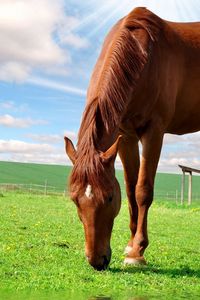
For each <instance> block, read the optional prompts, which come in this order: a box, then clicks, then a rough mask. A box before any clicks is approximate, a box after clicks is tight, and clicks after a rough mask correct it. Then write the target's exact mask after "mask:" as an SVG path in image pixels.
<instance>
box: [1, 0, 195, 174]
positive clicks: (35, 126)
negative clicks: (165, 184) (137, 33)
mask: <svg viewBox="0 0 200 300" xmlns="http://www.w3.org/2000/svg"><path fill="white" fill-rule="evenodd" d="M136 6H146V7H148V8H149V9H151V10H152V11H154V12H155V13H157V14H158V15H159V16H161V17H163V18H165V19H168V20H172V21H184V22H185V21H200V6H199V0H190V1H189V0H168V1H165V0H160V1H157V0H146V1H145V0H144V1H142V0H141V1H139V0H135V1H134V0H133V1H130V0H129V1H128V0H127V1H126V0H124V1H119V0H110V1H106V0H102V1H95V0H85V1H80V0H73V1H72V0H65V1H64V0H58V1H52V0H1V2H0V40H1V49H0V90H1V94H0V133H1V136H0V160H9V161H21V162H35V163H55V164H66V163H69V161H68V159H67V158H66V156H65V153H64V149H63V136H64V134H67V135H68V136H69V137H71V138H72V139H73V140H74V141H76V136H77V132H78V128H79V126H80V120H81V115H82V112H83V109H84V105H85V95H86V90H87V87H88V83H89V79H90V76H91V72H92V69H93V67H94V64H95V62H96V60H97V57H98V55H99V52H100V49H101V45H102V42H103V40H104V37H105V35H106V33H107V32H108V31H109V29H110V28H111V26H112V25H113V24H114V23H115V22H116V21H117V20H118V19H119V18H121V17H122V16H124V15H126V14H127V13H128V12H129V11H130V10H131V9H132V8H134V7H136ZM199 137H200V135H199V134H198V133H197V134H192V135H186V136H184V137H177V136H171V135H168V136H166V138H165V146H164V148H163V151H162V156H161V160H160V164H159V170H160V171H164V172H178V168H177V164H178V163H182V164H189V165H192V166H194V167H200V159H199V146H200V142H198V141H199V140H200V139H199ZM117 164H119V161H117Z"/></svg>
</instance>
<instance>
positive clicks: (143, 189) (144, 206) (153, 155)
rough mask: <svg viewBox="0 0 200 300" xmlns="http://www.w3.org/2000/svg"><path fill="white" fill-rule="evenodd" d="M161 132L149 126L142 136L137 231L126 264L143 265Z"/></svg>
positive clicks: (137, 186)
mask: <svg viewBox="0 0 200 300" xmlns="http://www.w3.org/2000/svg"><path fill="white" fill-rule="evenodd" d="M162 140H163V131H162V130H161V128H159V127H158V126H150V127H148V129H147V130H146V131H145V132H144V133H143V134H142V137H141V142H142V147H143V149H142V159H141V164H140V169H139V175H138V181H137V185H136V190H135V195H136V202H137V206H138V221H137V230H136V234H135V237H134V240H133V245H132V246H133V247H132V250H131V251H130V252H129V253H128V255H127V257H126V258H125V263H127V264H145V263H146V262H145V259H144V256H143V255H144V251H145V249H146V248H147V246H148V234H147V215H148V209H149V207H150V205H151V203H152V201H153V187H154V178H155V174H156V169H157V165H158V161H159V157H160V151H161V147H162Z"/></svg>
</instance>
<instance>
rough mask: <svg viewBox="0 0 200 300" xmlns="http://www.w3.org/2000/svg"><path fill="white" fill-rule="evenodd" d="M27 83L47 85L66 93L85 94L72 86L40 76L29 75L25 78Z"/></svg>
mask: <svg viewBox="0 0 200 300" xmlns="http://www.w3.org/2000/svg"><path fill="white" fill-rule="evenodd" d="M26 82H27V83H30V84H34V85H38V86H42V87H45V88H46V87H47V88H50V89H54V90H58V91H63V92H66V93H70V94H75V95H79V96H84V97H85V96H86V91H85V90H82V89H79V88H76V87H74V86H69V85H67V84H64V83H60V82H57V81H53V80H49V79H45V78H40V77H30V78H29V79H27V80H26Z"/></svg>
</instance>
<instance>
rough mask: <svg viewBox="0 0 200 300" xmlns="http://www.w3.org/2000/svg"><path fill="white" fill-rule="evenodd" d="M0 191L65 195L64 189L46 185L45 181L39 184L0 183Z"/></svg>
mask: <svg viewBox="0 0 200 300" xmlns="http://www.w3.org/2000/svg"><path fill="white" fill-rule="evenodd" d="M0 191H1V192H7V191H19V192H26V193H30V194H44V195H52V194H54V195H56V194H57V195H61V194H63V195H66V191H65V190H64V191H63V190H59V189H58V188H56V187H54V186H50V185H47V183H46V182H45V184H44V185H40V184H32V183H29V184H21V183H18V184H13V183H0Z"/></svg>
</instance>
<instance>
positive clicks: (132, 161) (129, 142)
mask: <svg viewBox="0 0 200 300" xmlns="http://www.w3.org/2000/svg"><path fill="white" fill-rule="evenodd" d="M119 155H120V158H121V161H122V164H123V167H124V179H125V184H126V193H127V197H128V203H129V213H130V230H131V237H130V240H129V242H128V245H127V247H126V248H125V253H126V254H128V252H129V251H131V250H132V246H133V239H134V236H135V233H136V230H137V218H138V207H137V203H136V198H135V186H136V183H137V178H138V171H139V165H140V160H139V149H138V138H137V137H136V136H131V137H129V138H128V137H124V139H123V140H122V142H121V143H120V148H119Z"/></svg>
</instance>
